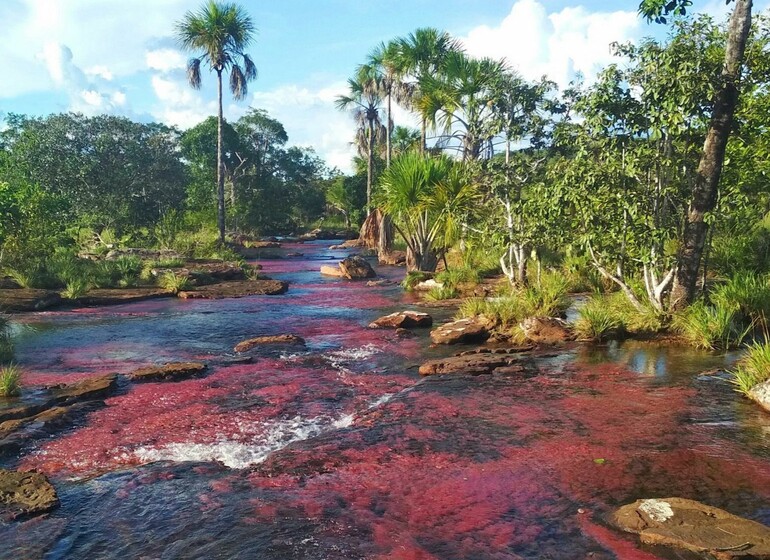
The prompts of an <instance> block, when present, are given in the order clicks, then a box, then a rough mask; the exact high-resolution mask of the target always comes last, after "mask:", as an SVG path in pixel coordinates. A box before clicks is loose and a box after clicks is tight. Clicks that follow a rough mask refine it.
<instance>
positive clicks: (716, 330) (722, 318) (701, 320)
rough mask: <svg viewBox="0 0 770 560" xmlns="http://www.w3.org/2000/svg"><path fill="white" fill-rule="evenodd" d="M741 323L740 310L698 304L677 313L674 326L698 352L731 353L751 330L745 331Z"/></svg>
mask: <svg viewBox="0 0 770 560" xmlns="http://www.w3.org/2000/svg"><path fill="white" fill-rule="evenodd" d="M739 323H740V321H739V314H738V309H737V307H734V306H729V305H721V304H720V305H707V304H706V303H704V302H703V301H698V302H695V303H693V304H692V305H690V306H689V307H688V308H687V309H685V310H684V311H682V312H680V313H677V314H676V315H675V316H674V323H673V325H674V329H675V330H676V331H677V332H679V333H680V334H681V335H682V336H683V337H684V339H685V340H687V342H689V343H690V344H692V345H693V346H695V347H696V348H703V349H706V350H728V349H730V348H736V347H737V346H739V345H740V344H741V342H743V339H744V338H745V337H746V335H747V334H748V331H749V330H750V329H751V327H750V326H749V327H748V328H743V329H741V327H739Z"/></svg>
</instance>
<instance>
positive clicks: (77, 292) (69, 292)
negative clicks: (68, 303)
mask: <svg viewBox="0 0 770 560" xmlns="http://www.w3.org/2000/svg"><path fill="white" fill-rule="evenodd" d="M90 288H91V286H90V284H89V283H88V282H87V281H86V280H83V279H76V280H72V281H71V282H67V286H66V287H65V288H64V289H63V290H62V292H61V296H62V297H63V298H65V299H78V298H79V297H83V296H84V295H86V294H87V293H88V290H89V289H90Z"/></svg>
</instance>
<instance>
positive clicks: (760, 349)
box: [731, 342, 770, 395]
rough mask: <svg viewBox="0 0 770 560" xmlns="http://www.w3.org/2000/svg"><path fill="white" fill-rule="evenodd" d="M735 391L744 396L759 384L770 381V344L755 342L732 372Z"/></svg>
mask: <svg viewBox="0 0 770 560" xmlns="http://www.w3.org/2000/svg"><path fill="white" fill-rule="evenodd" d="M731 374H732V376H733V378H732V380H731V382H732V384H733V385H734V386H735V390H736V391H738V392H739V393H743V394H744V395H748V394H749V391H750V390H751V389H752V388H753V387H754V386H755V385H758V384H759V383H762V382H763V381H767V380H768V379H770V344H768V343H767V342H764V343H760V342H755V343H753V344H752V345H750V346H749V347H748V350H747V352H746V355H745V356H744V357H743V358H742V359H741V360H740V361H739V362H738V366H737V367H736V368H735V369H734V370H733V371H732V372H731Z"/></svg>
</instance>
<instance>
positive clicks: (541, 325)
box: [519, 317, 574, 344]
mask: <svg viewBox="0 0 770 560" xmlns="http://www.w3.org/2000/svg"><path fill="white" fill-rule="evenodd" d="M519 327H520V328H521V331H522V332H523V333H524V336H525V337H526V338H527V340H529V341H531V342H534V343H535V344H560V343H563V342H567V341H568V340H572V339H573V338H574V335H573V333H572V329H571V328H570V326H569V323H567V321H565V320H563V319H557V318H556V317H528V318H526V319H524V320H523V321H522V322H521V323H519Z"/></svg>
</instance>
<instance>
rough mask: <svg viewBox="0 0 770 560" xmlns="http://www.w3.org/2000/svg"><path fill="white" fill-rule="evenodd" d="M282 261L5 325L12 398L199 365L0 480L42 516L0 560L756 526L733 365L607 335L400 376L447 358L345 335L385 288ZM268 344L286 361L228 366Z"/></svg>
mask: <svg viewBox="0 0 770 560" xmlns="http://www.w3.org/2000/svg"><path fill="white" fill-rule="evenodd" d="M287 251H290V252H292V251H298V252H302V253H304V255H305V256H303V257H301V258H287V259H282V260H275V261H267V262H264V263H263V264H264V265H265V272H266V273H267V274H268V275H271V276H273V277H276V278H281V279H287V280H289V281H291V282H292V285H291V287H290V291H289V292H288V293H287V294H286V295H283V296H274V297H251V298H243V299H236V300H222V301H195V300H193V301H183V300H154V301H149V302H144V303H138V304H131V305H123V306H119V307H111V308H103V309H98V310H92V309H84V310H74V311H66V312H52V313H39V314H34V315H29V316H26V317H25V318H24V321H23V322H24V324H25V325H27V326H28V327H29V328H26V329H22V331H21V333H20V334H19V337H18V358H19V360H20V362H21V364H22V366H23V369H24V372H25V373H24V375H25V382H26V383H27V384H46V383H51V382H61V381H70V380H74V379H78V378H82V377H86V376H90V375H96V374H102V373H105V372H126V371H130V370H131V369H134V368H136V367H139V366H142V365H146V364H150V363H158V362H164V361H171V360H188V359H202V360H207V361H209V362H210V363H211V364H212V368H211V372H210V373H209V374H208V375H207V376H206V377H204V378H201V379H192V380H188V381H183V382H179V383H157V384H155V383H153V384H143V385H136V386H131V387H128V388H127V389H126V390H125V392H124V393H121V394H119V395H118V396H114V397H111V398H110V399H108V400H107V402H106V406H105V407H103V408H101V409H98V410H96V411H94V412H92V413H91V414H90V416H88V417H87V418H86V419H85V420H84V421H83V422H81V424H80V425H78V426H77V427H75V428H73V429H70V430H68V431H66V432H64V433H61V434H58V435H57V436H56V437H54V438H52V439H51V440H48V441H39V442H35V443H34V444H33V445H31V446H30V448H29V449H26V450H24V453H23V454H22V455H23V457H21V458H20V459H19V460H18V461H11V462H10V463H9V464H8V465H6V466H17V463H18V465H19V466H21V467H23V468H35V469H38V470H41V471H43V472H45V473H46V474H48V475H49V476H50V477H51V478H52V480H53V482H54V484H55V485H56V486H57V488H58V490H59V492H60V496H61V501H62V506H61V508H60V509H58V510H57V511H55V512H54V513H53V514H52V515H50V516H49V517H48V518H40V519H33V520H29V521H26V522H23V523H15V524H0V539H1V540H2V542H3V546H2V547H0V557H3V558H260V559H261V558H264V559H287V558H297V559H318V560H320V559H348V558H350V559H358V558H361V559H385V558H388V559H403V560H407V559H412V560H415V559H442V560H444V559H450V560H451V559H458V560H459V559H516V558H532V559H536V558H564V559H574V558H584V557H588V556H589V555H591V557H592V558H602V559H604V558H606V559H610V558H618V559H631V560H634V559H648V558H658V557H666V556H665V552H661V551H652V550H644V549H641V548H639V547H637V545H636V544H635V541H634V540H633V539H632V538H629V537H626V536H624V535H622V534H619V533H616V532H614V531H612V530H610V529H608V528H607V527H606V525H605V524H604V522H603V515H604V514H606V512H607V511H609V510H610V509H611V508H612V507H614V506H617V505H619V504H623V503H626V502H629V501H632V500H635V499H637V498H640V497H666V496H672V495H676V496H682V497H687V498H692V499H697V500H700V501H704V502H707V503H709V504H712V505H715V506H718V507H723V508H726V509H728V510H730V511H732V512H734V513H736V514H739V515H744V516H747V517H750V518H752V519H756V520H758V521H761V522H764V523H768V524H770V415H767V414H765V413H763V412H762V411H760V410H758V409H757V408H755V407H753V406H752V405H751V404H750V403H747V402H745V401H743V400H742V399H741V398H740V397H738V396H737V395H736V394H735V393H734V392H733V391H732V390H731V388H730V386H729V384H728V383H727V381H726V379H725V375H724V374H723V373H722V372H721V371H720V370H719V368H720V367H723V366H724V365H725V364H726V363H729V361H730V360H731V359H733V357H731V356H728V357H725V356H718V355H711V354H707V353H702V352H694V351H692V350H689V349H683V348H672V347H666V348H656V347H654V346H650V345H638V344H636V345H635V344H630V343H627V344H624V345H621V346H608V347H603V348H594V349H586V348H581V349H577V350H573V351H568V352H566V351H565V352H562V353H561V354H559V355H556V356H551V357H526V356H525V357H523V358H522V359H524V360H527V361H528V362H530V366H531V367H530V368H528V369H529V370H531V371H532V372H533V373H531V374H529V375H527V376H526V377H523V376H510V377H509V376H499V377H498V376H481V377H454V376H448V377H443V378H431V379H426V380H421V379H419V377H418V375H417V373H416V367H415V366H416V365H418V364H419V363H421V362H422V361H424V360H425V359H428V358H431V357H436V356H439V355H442V353H443V354H446V353H447V352H448V350H447V349H431V348H429V347H428V340H427V333H422V334H421V335H420V336H418V337H415V338H407V339H401V338H398V337H397V336H396V335H395V333H393V332H391V331H380V330H376V331H375V330H368V329H366V328H365V325H366V324H367V323H368V322H369V321H370V320H372V319H374V318H376V317H377V316H380V315H382V314H384V313H386V312H390V311H392V310H395V309H399V308H400V307H401V306H400V305H399V301H400V300H401V299H402V298H403V294H402V293H401V290H400V289H399V288H398V287H397V286H395V285H385V286H374V287H369V286H366V284H365V283H351V282H346V281H342V280H336V279H332V280H326V279H323V278H321V276H320V275H319V274H318V272H317V271H318V268H319V267H320V265H321V264H322V263H323V262H324V260H328V259H329V258H330V257H334V258H339V257H341V256H343V253H338V252H330V251H328V250H327V249H325V245H324V244H322V243H312V244H304V245H297V246H290V247H288V248H287ZM380 272H381V273H382V274H384V275H385V276H386V277H387V278H391V279H396V280H397V279H399V276H400V275H401V274H403V271H402V270H398V269H383V270H381V271H380ZM430 312H431V313H432V314H433V315H434V316H437V317H440V318H445V317H446V316H448V314H449V313H450V311H447V310H435V309H431V310H430ZM287 332H288V333H294V334H297V335H299V336H302V337H304V338H305V339H306V340H307V341H308V346H307V348H306V349H302V350H296V349H283V350H280V351H262V353H261V354H260V355H258V356H257V357H256V359H255V361H254V362H253V363H249V364H242V363H228V361H227V360H228V356H231V355H232V347H233V346H234V345H235V343H237V342H238V341H240V340H243V339H245V338H250V337H253V336H259V335H263V334H281V333H287ZM580 512H582V513H580ZM661 555H663V556H661ZM669 557H671V558H676V556H669Z"/></svg>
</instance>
